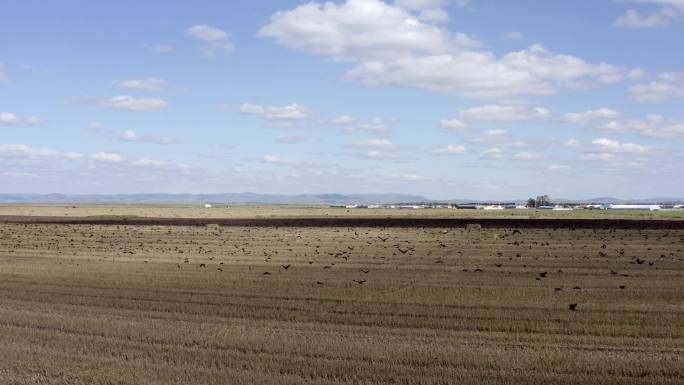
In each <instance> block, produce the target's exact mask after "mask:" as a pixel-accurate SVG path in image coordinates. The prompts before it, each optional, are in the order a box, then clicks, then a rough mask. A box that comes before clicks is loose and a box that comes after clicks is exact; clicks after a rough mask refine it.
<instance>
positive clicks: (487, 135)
mask: <svg viewBox="0 0 684 385" xmlns="http://www.w3.org/2000/svg"><path fill="white" fill-rule="evenodd" d="M468 141H469V142H470V143H474V144H489V145H497V146H511V147H522V146H526V145H527V144H526V143H525V142H523V141H520V140H515V139H513V138H511V137H510V135H508V131H507V130H504V129H500V128H495V129H491V130H485V131H483V132H482V133H480V134H479V135H475V136H472V137H470V138H469V139H468Z"/></svg>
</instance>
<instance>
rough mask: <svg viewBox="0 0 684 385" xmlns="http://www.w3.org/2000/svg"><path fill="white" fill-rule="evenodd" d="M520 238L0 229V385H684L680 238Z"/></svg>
mask: <svg viewBox="0 0 684 385" xmlns="http://www.w3.org/2000/svg"><path fill="white" fill-rule="evenodd" d="M146 210H147V209H146ZM149 210H156V209H155V208H150V209H149ZM189 210H190V208H189ZM192 210H196V209H192ZM147 212H148V211H145V213H147ZM203 212H209V211H203ZM212 212H213V211H212ZM193 213H194V212H193ZM42 214H43V215H45V213H44V212H43V213H42ZM81 214H82V213H81ZM93 215H103V214H102V213H98V214H93ZM115 215H122V214H121V212H116V214H115ZM126 215H129V214H126ZM136 215H138V214H136ZM79 216H82V215H79ZM163 216H168V215H163ZM515 230H516V229H513V228H481V229H479V228H477V226H471V228H470V229H466V228H392V229H388V228H381V227H372V228H349V227H321V228H311V227H294V228H293V227H288V228H284V227H281V228H275V227H219V226H212V225H210V226H203V227H198V226H128V225H112V226H102V225H38V224H12V223H4V224H0V384H179V385H180V384H681V383H684V261H683V259H684V252H683V251H682V249H684V230H648V229H647V230H639V229H610V228H608V229H581V228H577V229H572V228H556V229H552V228H540V229H521V230H519V231H515ZM266 273H268V274H266ZM570 304H577V308H576V311H572V310H570V309H569V308H568V305H570Z"/></svg>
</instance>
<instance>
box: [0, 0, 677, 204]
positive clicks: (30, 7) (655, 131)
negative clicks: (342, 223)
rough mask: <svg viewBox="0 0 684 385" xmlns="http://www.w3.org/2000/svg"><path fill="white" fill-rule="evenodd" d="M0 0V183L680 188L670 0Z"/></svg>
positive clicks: (124, 188)
mask: <svg viewBox="0 0 684 385" xmlns="http://www.w3.org/2000/svg"><path fill="white" fill-rule="evenodd" d="M1 4H2V8H3V11H2V15H3V16H2V22H0V47H2V50H0V192H14V193H20V192H23V193H52V192H60V193H72V194H74V193H88V194H90V193H151V192H155V193H156V192H169V193H179V192H190V193H211V192H244V191H252V192H259V193H321V192H340V193H352V192H355V193H383V192H402V193H412V194H422V195H425V196H428V197H431V198H482V199H511V198H524V197H527V196H531V195H538V194H542V193H546V194H549V195H550V196H552V197H559V198H560V197H563V198H582V197H593V196H606V195H611V196H619V197H624V198H636V197H652V196H668V195H669V196H682V195H684V181H683V180H684V178H682V175H683V174H684V173H683V172H682V166H681V164H682V162H683V161H684V150H683V148H682V143H684V112H683V111H684V110H683V109H682V102H683V101H684V50H682V43H681V37H682V36H684V0H638V1H611V0H606V1H598V0H597V1H582V2H579V1H553V2H550V1H542V0H538V1H531V0H530V1H516V2H511V1H487V0H470V1H465V0H453V1H448V0H401V1H399V0H397V1H395V2H390V1H387V2H382V1H379V0H348V1H337V2H327V3H321V2H309V3H306V2H300V1H259V2H253V1H231V2H225V1H204V2H202V3H201V6H199V5H198V3H197V2H191V1H176V2H165V1H146V2H138V1H117V2H92V1H76V0H72V1H67V0H64V1H51V2H45V1H12V0H6V1H2V2H1Z"/></svg>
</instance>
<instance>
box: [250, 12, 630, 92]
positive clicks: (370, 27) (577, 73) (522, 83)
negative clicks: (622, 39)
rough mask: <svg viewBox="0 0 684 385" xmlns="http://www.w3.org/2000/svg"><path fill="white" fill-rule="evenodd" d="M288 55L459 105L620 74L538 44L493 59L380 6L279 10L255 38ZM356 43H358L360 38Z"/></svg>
mask: <svg viewBox="0 0 684 385" xmlns="http://www.w3.org/2000/svg"><path fill="white" fill-rule="evenodd" d="M258 35H259V36H265V37H271V38H273V39H275V41H276V42H277V43H279V44H281V45H285V46H287V47H289V48H293V49H297V50H301V51H306V52H311V53H315V54H319V55H323V56H326V57H328V58H330V59H332V60H338V61H351V62H356V63H357V65H356V66H355V67H354V68H352V69H350V70H349V71H348V72H347V76H348V77H349V78H354V79H359V80H360V81H361V82H363V83H365V84H370V85H373V84H388V85H399V86H405V87H412V88H420V89H425V90H430V91H435V92H441V93H446V94H451V95H456V96H459V97H464V98H479V99H497V98H498V99H501V98H510V97H516V96H525V95H548V94H552V93H555V92H557V91H558V89H559V88H561V87H573V88H577V87H580V86H586V85H591V84H595V83H613V82H616V81H619V80H620V79H622V77H623V73H624V71H623V70H622V69H620V68H617V67H615V66H611V65H609V64H605V63H600V64H598V65H593V64H590V63H587V62H585V61H584V60H582V59H580V58H576V57H573V56H570V55H562V54H556V53H553V52H551V51H550V50H547V49H545V48H544V47H542V46H541V45H533V46H531V47H529V48H528V49H525V50H522V51H518V52H512V53H509V54H506V55H504V56H502V57H497V56H495V55H494V54H493V53H491V52H486V51H476V50H473V48H475V47H477V46H478V43H477V42H476V41H474V40H473V39H472V38H469V37H468V36H467V35H465V34H458V33H451V32H449V31H448V30H446V29H444V28H441V27H438V26H436V25H434V24H430V23H425V22H423V21H420V20H419V19H418V18H417V17H415V16H413V14H412V13H411V11H409V10H406V9H404V8H401V7H399V6H397V5H393V4H388V3H385V2H382V1H379V0H348V1H346V2H344V3H342V4H336V3H333V2H327V3H325V4H319V3H314V2H311V3H307V4H304V5H300V6H298V7H296V8H294V9H292V10H287V11H279V12H276V13H275V14H273V15H272V16H271V19H270V22H269V24H267V25H266V26H264V27H263V28H262V29H261V30H260V31H259V33H258ZM359 37H362V38H359Z"/></svg>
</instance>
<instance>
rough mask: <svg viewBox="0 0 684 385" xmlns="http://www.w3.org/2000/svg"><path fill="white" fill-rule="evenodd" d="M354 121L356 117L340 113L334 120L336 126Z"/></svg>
mask: <svg viewBox="0 0 684 385" xmlns="http://www.w3.org/2000/svg"><path fill="white" fill-rule="evenodd" d="M354 122H355V119H354V118H353V117H351V116H349V115H340V116H338V117H336V118H335V119H333V121H332V123H333V124H334V125H336V126H346V125H349V124H353V123H354Z"/></svg>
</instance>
